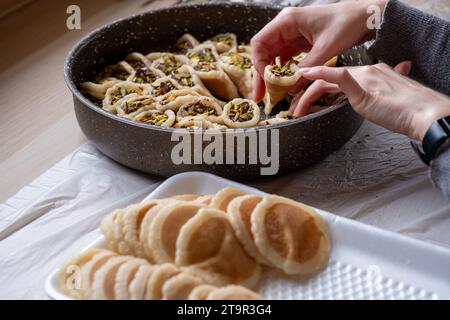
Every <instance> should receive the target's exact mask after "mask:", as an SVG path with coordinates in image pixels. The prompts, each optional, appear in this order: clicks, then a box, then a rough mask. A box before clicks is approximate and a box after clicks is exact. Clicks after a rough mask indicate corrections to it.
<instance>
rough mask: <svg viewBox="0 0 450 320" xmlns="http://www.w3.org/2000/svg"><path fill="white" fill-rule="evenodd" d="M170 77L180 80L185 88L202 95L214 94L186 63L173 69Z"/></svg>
mask: <svg viewBox="0 0 450 320" xmlns="http://www.w3.org/2000/svg"><path fill="white" fill-rule="evenodd" d="M170 77H171V78H172V79H174V80H175V81H176V82H178V84H179V85H180V86H181V87H183V88H186V89H191V90H193V91H197V92H198V93H199V94H200V95H202V96H209V97H212V96H213V95H212V94H211V92H209V90H208V89H207V88H206V87H205V85H204V84H203V82H202V80H200V78H199V77H198V75H197V74H196V73H195V70H194V69H193V68H192V67H191V66H190V65H187V64H185V65H183V66H181V67H179V68H178V69H176V70H174V71H172V73H171V74H170Z"/></svg>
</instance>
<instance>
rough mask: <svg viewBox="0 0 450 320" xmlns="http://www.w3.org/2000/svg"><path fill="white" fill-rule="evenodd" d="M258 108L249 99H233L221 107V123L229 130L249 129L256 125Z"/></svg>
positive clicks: (258, 113)
mask: <svg viewBox="0 0 450 320" xmlns="http://www.w3.org/2000/svg"><path fill="white" fill-rule="evenodd" d="M259 119H260V110H259V106H258V105H257V104H256V103H255V102H254V101H253V100H249V99H240V98H238V99H233V100H232V101H230V102H228V103H227V104H226V105H225V107H223V122H224V123H225V124H226V125H227V126H228V127H230V128H249V127H253V126H255V125H256V124H258V122H259Z"/></svg>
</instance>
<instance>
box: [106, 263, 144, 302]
mask: <svg viewBox="0 0 450 320" xmlns="http://www.w3.org/2000/svg"><path fill="white" fill-rule="evenodd" d="M143 265H149V264H148V262H147V261H146V260H143V259H130V260H128V261H127V262H125V263H124V264H122V265H121V266H120V267H119V270H117V274H116V281H115V283H114V294H115V299H116V300H128V299H130V292H129V291H128V288H129V287H130V284H131V282H132V281H133V279H134V278H135V276H136V273H137V272H138V271H139V268H140V267H141V266H143Z"/></svg>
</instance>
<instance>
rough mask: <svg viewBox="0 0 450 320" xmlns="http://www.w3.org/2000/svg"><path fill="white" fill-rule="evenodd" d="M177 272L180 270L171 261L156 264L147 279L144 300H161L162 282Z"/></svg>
mask: <svg viewBox="0 0 450 320" xmlns="http://www.w3.org/2000/svg"><path fill="white" fill-rule="evenodd" d="M178 273H180V270H179V269H178V268H177V267H176V266H175V265H173V264H171V263H164V264H161V265H158V266H156V268H155V270H154V271H153V272H152V274H151V276H150V278H149V279H148V281H147V290H146V293H145V300H161V299H162V288H163V285H164V283H166V281H167V280H168V279H170V278H171V277H173V276H175V275H177V274H178Z"/></svg>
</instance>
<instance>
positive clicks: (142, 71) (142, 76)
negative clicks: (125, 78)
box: [131, 67, 158, 83]
mask: <svg viewBox="0 0 450 320" xmlns="http://www.w3.org/2000/svg"><path fill="white" fill-rule="evenodd" d="M156 79H158V76H157V75H156V74H155V72H153V71H152V70H150V69H149V68H147V67H144V68H139V69H137V70H136V73H135V74H134V76H133V78H132V79H131V81H133V82H136V83H152V82H153V81H155V80H156Z"/></svg>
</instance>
